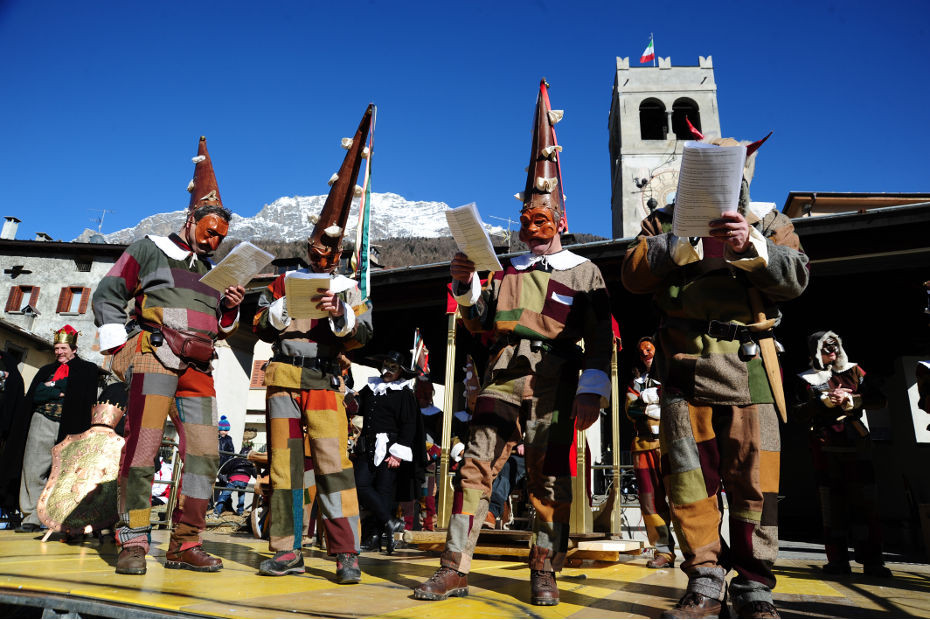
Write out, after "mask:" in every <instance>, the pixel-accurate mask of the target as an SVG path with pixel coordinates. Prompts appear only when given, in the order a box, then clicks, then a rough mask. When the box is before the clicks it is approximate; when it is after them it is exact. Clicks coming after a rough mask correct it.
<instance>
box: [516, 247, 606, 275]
mask: <svg viewBox="0 0 930 620" xmlns="http://www.w3.org/2000/svg"><path fill="white" fill-rule="evenodd" d="M587 260H588V259H587V258H584V257H582V256H578V255H577V254H575V253H573V252H569V251H568V250H560V251H558V252H556V253H555V254H544V255H543V256H537V255H535V254H533V253H532V252H527V253H526V254H521V255H520V256H517V257H514V258H511V259H510V264H511V265H513V267H514V269H516V270H517V271H525V270H526V269H529V268H530V267H532V266H533V265H535V264H536V263H539V262H541V263H542V264H543V265H549V266H550V267H552V268H553V269H554V270H556V271H566V270H568V269H571V268H572V267H577V266H578V265H580V264H581V263H583V262H585V261H587Z"/></svg>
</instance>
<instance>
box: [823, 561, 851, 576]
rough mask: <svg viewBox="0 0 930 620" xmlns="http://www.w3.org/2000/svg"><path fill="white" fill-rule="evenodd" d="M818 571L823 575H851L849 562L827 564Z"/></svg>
mask: <svg viewBox="0 0 930 620" xmlns="http://www.w3.org/2000/svg"><path fill="white" fill-rule="evenodd" d="M820 570H821V571H823V574H824V575H852V569H851V568H850V567H849V562H828V563H826V564H824V565H823V566H822V567H821V568H820Z"/></svg>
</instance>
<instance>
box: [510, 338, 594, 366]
mask: <svg viewBox="0 0 930 620" xmlns="http://www.w3.org/2000/svg"><path fill="white" fill-rule="evenodd" d="M522 340H526V341H527V342H529V343H530V350H531V351H533V352H534V353H539V352H543V353H554V354H555V355H558V356H559V357H564V358H565V359H567V360H571V361H577V362H580V361H582V359H583V358H584V351H583V350H582V349H581V347H579V346H578V345H577V344H574V343H561V342H558V341H555V340H543V339H534V338H521V337H520V336H514V335H513V334H505V335H503V336H501V337H500V338H498V340H497V342H495V343H494V346H493V347H491V354H492V355H494V354H496V353H497V352H498V351H500V350H501V349H503V348H504V347H506V346H508V345H512V346H518V345H519V344H520V341H522Z"/></svg>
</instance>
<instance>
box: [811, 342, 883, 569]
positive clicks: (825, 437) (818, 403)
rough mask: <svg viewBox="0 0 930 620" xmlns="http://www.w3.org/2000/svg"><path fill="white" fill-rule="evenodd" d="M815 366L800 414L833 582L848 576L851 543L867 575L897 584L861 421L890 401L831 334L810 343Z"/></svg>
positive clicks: (869, 441)
mask: <svg viewBox="0 0 930 620" xmlns="http://www.w3.org/2000/svg"><path fill="white" fill-rule="evenodd" d="M808 347H809V348H810V354H811V367H810V369H809V370H806V371H804V372H802V373H801V374H799V375H798V376H799V377H800V378H801V382H800V383H801V387H802V389H803V392H802V394H801V404H800V405H799V406H798V407H797V412H798V413H799V414H800V415H801V416H802V417H803V418H804V419H805V420H806V421H808V422H809V423H810V446H811V455H812V456H813V458H814V474H815V476H816V478H817V486H818V488H819V491H820V503H821V510H822V515H823V537H824V546H825V547H826V552H827V564H825V565H824V567H823V572H824V573H826V574H828V575H849V574H850V573H851V572H852V570H851V569H850V566H849V539H850V538H852V541H853V545H854V547H855V551H856V555H855V559H856V561H857V562H860V563H861V564H862V565H863V572H864V573H865V574H866V575H871V576H873V577H891V571H890V570H888V568H887V567H886V566H885V563H884V561H883V560H882V529H881V521H880V519H879V515H878V497H877V495H878V489H877V488H876V481H875V468H874V467H873V465H872V440H871V438H870V436H869V431H868V429H867V428H866V427H865V425H863V424H862V422H860V420H861V419H862V414H863V413H865V409H881V408H882V407H884V406H885V405H886V400H885V395H884V394H882V393H881V392H880V391H879V390H878V389H876V388H875V387H874V386H873V385H871V383H870V382H868V381H866V379H865V371H864V370H863V369H862V368H861V367H860V366H859V365H858V364H856V363H855V362H850V361H849V358H848V357H847V356H846V351H845V350H844V349H843V341H842V339H841V338H840V337H839V336H838V335H837V334H836V333H834V332H832V331H826V332H817V333H815V334H812V335H811V336H810V338H809V339H808Z"/></svg>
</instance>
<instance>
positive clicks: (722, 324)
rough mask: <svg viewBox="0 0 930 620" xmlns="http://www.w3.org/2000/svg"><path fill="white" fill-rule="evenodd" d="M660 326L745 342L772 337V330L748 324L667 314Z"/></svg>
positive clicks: (718, 338) (719, 338)
mask: <svg viewBox="0 0 930 620" xmlns="http://www.w3.org/2000/svg"><path fill="white" fill-rule="evenodd" d="M661 327H663V328H665V327H671V328H673V329H680V330H682V331H689V332H697V333H699V334H707V335H708V336H710V337H711V338H716V339H717V340H726V341H733V340H736V341H739V342H747V341H749V340H759V339H760V338H772V337H773V334H772V330H770V329H768V330H763V331H756V330H753V329H752V327H751V326H749V325H743V324H742V323H734V322H732V321H716V320H713V319H711V320H710V321H701V320H698V319H684V318H681V317H675V316H669V317H665V318H664V319H663V320H662V325H661Z"/></svg>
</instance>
